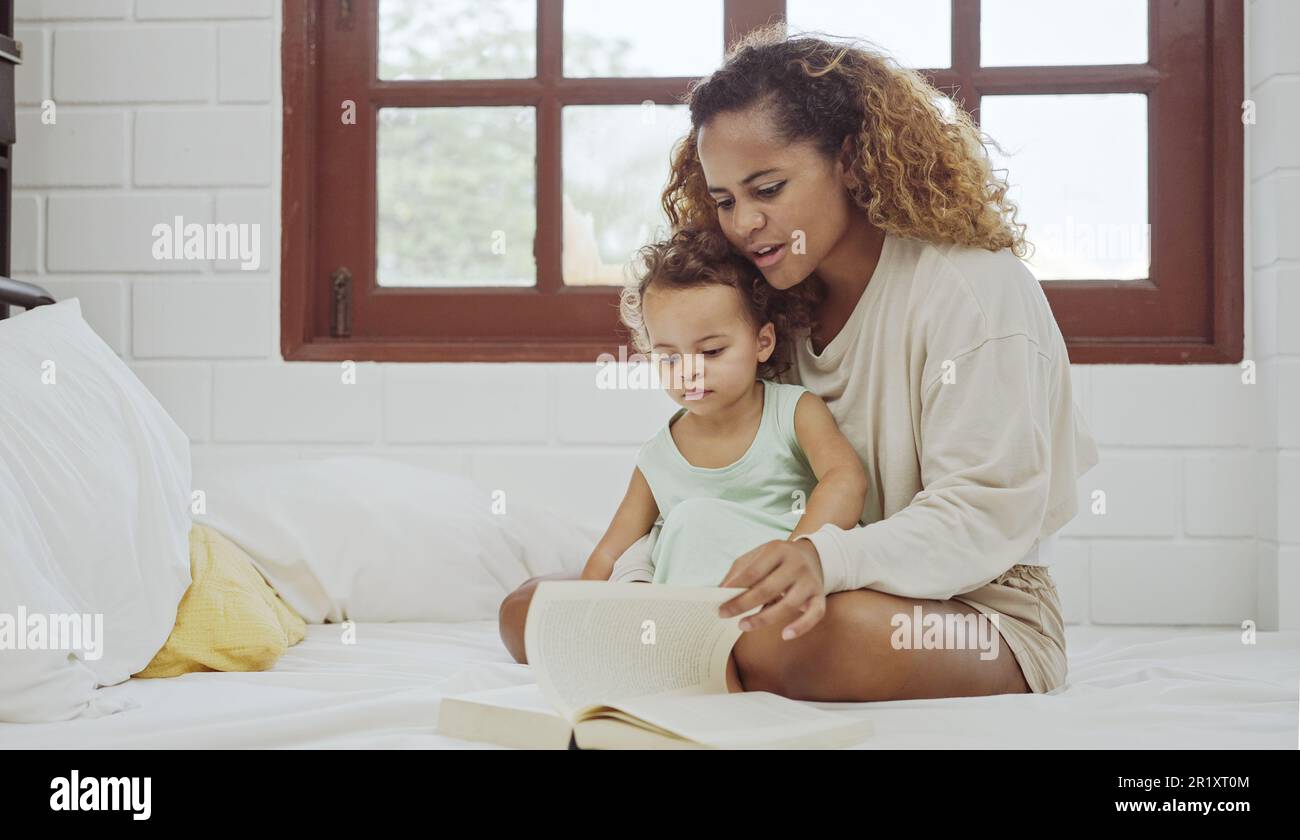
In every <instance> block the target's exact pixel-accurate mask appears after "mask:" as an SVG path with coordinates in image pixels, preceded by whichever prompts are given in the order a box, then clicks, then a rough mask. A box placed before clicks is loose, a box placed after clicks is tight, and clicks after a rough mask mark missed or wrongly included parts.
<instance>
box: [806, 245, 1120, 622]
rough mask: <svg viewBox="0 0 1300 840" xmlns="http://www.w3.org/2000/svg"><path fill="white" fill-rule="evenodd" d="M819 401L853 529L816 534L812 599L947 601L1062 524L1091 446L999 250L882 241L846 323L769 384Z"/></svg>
mask: <svg viewBox="0 0 1300 840" xmlns="http://www.w3.org/2000/svg"><path fill="white" fill-rule="evenodd" d="M781 378H782V380H783V381H787V382H798V383H800V384H802V385H804V386H806V387H807V388H808V389H809V390H811V391H812V392H813V393H815V394H817V395H818V396H820V397H821V398H822V399H823V400H825V401H826V404H827V405H828V406H829V407H830V410H831V413H832V414H834V415H835V419H836V420H837V421H838V423H839V426H840V429H841V431H843V432H844V435H845V437H847V438H848V439H849V441H850V442H851V443H852V444H853V447H854V448H855V449H856V450H857V452H858V456H859V457H860V458H861V459H862V463H863V465H864V466H865V467H866V472H867V481H868V485H869V486H868V490H867V501H866V506H865V508H864V509H863V512H862V518H861V520H860V522H861V523H864V524H865V526H863V525H860V526H859V527H855V528H852V529H850V530H848V531H845V530H843V529H841V528H838V527H836V526H834V525H825V526H823V527H822V528H821V529H819V530H818V531H816V532H815V533H813V534H809V535H805V536H803V537H801V538H800V539H809V540H811V541H812V543H813V545H815V546H816V547H817V553H818V554H819V555H820V557H821V562H822V569H823V571H824V575H825V581H826V586H825V591H826V593H828V594H829V593H831V592H838V591H843V590H850V589H861V588H863V587H869V588H871V589H877V590H880V591H882V592H889V593H892V594H895V595H902V596H907V597H913V598H936V599H946V598H949V597H951V596H953V595H956V594H960V593H962V592H967V591H970V590H972V589H976V588H978V587H980V586H983V585H984V584H986V583H988V582H989V581H992V580H993V579H994V578H996V577H997V576H998V575H1000V574H1001V573H1002V572H1004V571H1006V570H1007V569H1009V568H1010V567H1011V566H1013V565H1015V564H1016V563H1019V562H1024V561H1025V558H1026V557H1033V556H1034V553H1035V550H1036V549H1037V547H1038V544H1039V540H1040V539H1041V538H1045V537H1047V536H1048V535H1050V534H1052V533H1054V532H1055V531H1057V530H1058V529H1060V528H1061V526H1062V525H1064V524H1065V523H1066V522H1068V521H1070V519H1071V518H1073V516H1074V514H1075V511H1076V509H1077V498H1076V496H1077V478H1078V476H1080V475H1082V474H1083V473H1085V472H1087V471H1088V470H1089V469H1091V468H1092V466H1093V465H1094V464H1096V463H1097V447H1096V444H1095V442H1094V441H1093V439H1092V436H1091V434H1090V432H1089V431H1088V429H1087V426H1086V424H1085V422H1084V420H1083V417H1082V416H1081V415H1080V413H1079V411H1078V409H1077V408H1076V407H1075V405H1074V400H1073V397H1072V394H1071V380H1070V364H1069V358H1068V357H1067V355H1066V348H1065V340H1064V339H1063V338H1062V336H1061V331H1060V329H1059V328H1058V327H1057V325H1056V320H1055V319H1054V318H1053V317H1052V312H1051V309H1050V308H1049V306H1048V303H1047V297H1046V295H1044V294H1043V290H1042V287H1041V286H1040V285H1039V283H1038V281H1037V280H1036V279H1035V278H1034V276H1033V274H1031V273H1030V271H1029V269H1028V268H1027V267H1026V266H1025V265H1024V263H1022V262H1021V261H1020V260H1019V259H1017V258H1016V256H1015V255H1014V254H1012V253H1011V252H1010V251H1009V250H1003V251H1000V252H997V253H993V252H990V251H985V250H982V249H977V248H964V247H959V246H952V245H933V244H930V243H926V242H921V241H917V240H911V239H903V238H899V237H895V236H892V235H891V236H887V237H886V238H885V243H884V247H883V250H882V252H881V255H880V261H879V263H878V264H877V266H876V270H875V273H874V274H873V275H872V276H871V280H870V282H869V283H868V284H867V288H866V290H865V291H864V292H863V293H862V297H861V298H860V299H859V300H858V303H857V306H856V308H855V309H854V310H853V314H852V315H851V317H850V318H849V321H848V323H847V324H845V326H844V328H843V329H842V330H841V331H840V332H839V334H838V335H836V336H835V338H834V339H833V340H832V341H831V342H830V344H828V345H827V346H826V347H825V348H823V351H822V353H821V354H820V355H817V354H815V353H813V349H812V343H811V341H810V340H809V339H808V338H807V337H806V336H805V337H803V338H802V340H801V341H800V342H799V343H798V347H797V351H796V357H795V364H794V367H793V368H792V369H791V370H790V371H787V372H786V373H785V375H784V376H783V377H781Z"/></svg>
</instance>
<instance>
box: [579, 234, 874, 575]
mask: <svg viewBox="0 0 1300 840" xmlns="http://www.w3.org/2000/svg"><path fill="white" fill-rule="evenodd" d="M640 256H641V263H642V265H643V266H644V268H643V270H641V271H640V272H639V274H638V276H637V278H636V280H635V282H634V284H633V285H630V286H629V287H628V288H627V289H625V290H624V293H623V298H622V306H621V314H622V320H623V323H624V324H625V325H626V326H627V327H628V329H629V330H630V332H631V333H632V340H633V344H634V347H635V349H636V350H637V351H638V352H641V353H644V354H648V355H650V356H651V358H652V359H654V360H655V362H656V363H657V364H659V365H660V367H659V375H660V378H661V381H662V384H663V385H664V387H665V388H666V389H667V391H668V394H669V396H670V397H671V398H672V399H673V401H674V402H676V403H678V404H680V405H681V406H683V407H682V408H681V409H679V410H678V411H677V412H676V413H674V414H673V415H672V417H671V418H670V419H669V420H668V422H667V424H665V425H664V426H663V428H661V429H660V431H659V433H658V434H656V435H655V436H654V437H653V438H651V439H650V440H649V441H647V442H646V443H645V444H644V445H643V446H642V447H641V449H640V451H639V452H638V454H637V458H636V468H635V469H634V470H633V471H632V480H631V483H630V484H629V485H628V489H627V494H626V496H625V497H624V498H623V502H622V504H621V505H619V508H618V511H617V513H615V515H614V519H613V522H611V523H610V526H609V529H608V530H607V531H606V532H605V535H604V537H603V538H602V539H601V540H600V542H599V543H598V544H597V545H596V548H595V550H594V551H593V552H592V554H591V557H590V558H588V560H587V564H586V566H585V568H584V569H583V572H582V578H583V579H586V580H608V579H609V577H610V573H611V571H612V570H613V568H614V564H615V561H617V560H618V558H619V557H620V556H621V555H622V554H623V552H624V551H626V549H627V548H628V547H629V546H631V545H632V543H634V542H636V540H638V539H639V538H641V537H642V536H644V535H645V534H647V533H649V532H650V530H651V528H653V527H654V525H655V523H656V522H657V521H658V519H659V518H660V517H661V516H662V518H663V527H662V528H661V530H660V533H659V537H658V539H657V541H656V542H655V546H654V549H653V552H652V555H651V561H652V564H653V567H654V573H653V574H654V582H655V583H670V584H680V585H694V586H717V585H719V584H720V583H721V582H722V580H723V578H724V577H725V576H726V574H727V572H728V571H729V570H730V569H731V566H732V564H733V563H734V562H735V561H736V559H737V558H738V557H740V556H741V555H742V554H744V553H745V552H747V551H749V550H751V549H753V548H756V547H757V546H759V545H761V544H762V543H764V542H768V541H770V540H787V539H788V540H792V539H794V538H795V537H797V536H799V535H800V534H805V533H811V532H813V531H816V530H817V529H818V528H820V527H821V526H822V525H824V524H825V523H827V522H834V523H835V524H837V525H839V526H840V527H842V528H851V527H853V526H854V525H856V524H857V523H858V520H859V517H860V516H861V514H862V509H863V506H864V503H865V498H866V475H865V473H864V471H863V468H862V463H861V461H859V460H858V456H857V454H856V453H855V452H854V450H853V447H852V445H850V443H849V442H848V440H847V439H845V437H844V435H843V434H841V432H840V430H839V428H838V427H837V426H836V424H835V420H834V418H833V417H832V415H831V413H830V410H829V409H828V408H827V407H826V404H825V403H824V402H822V401H821V399H819V398H818V397H817V396H816V395H814V394H812V393H811V392H809V391H808V390H807V389H805V388H804V387H803V386H801V385H792V384H782V383H779V382H776V381H772V380H774V379H775V378H776V377H778V376H779V375H780V374H781V373H782V372H783V371H784V370H785V369H786V368H788V367H789V365H790V358H791V342H792V341H795V340H797V336H798V335H799V334H800V333H799V331H800V330H801V329H802V328H804V327H806V326H807V325H808V323H809V320H810V313H811V310H812V305H813V303H814V302H815V301H813V300H812V299H810V298H809V297H808V295H809V294H810V293H809V292H807V291H804V292H800V293H798V294H796V293H795V292H794V290H792V291H791V292H778V291H777V290H774V289H772V288H771V287H770V286H768V285H767V282H766V281H765V280H764V279H763V277H762V275H761V274H760V273H759V271H758V270H757V269H756V268H755V267H754V266H753V264H752V263H751V262H750V261H749V260H748V259H746V258H745V257H743V256H741V255H739V254H736V253H735V252H734V251H732V250H731V247H730V245H729V244H728V243H727V242H726V241H725V239H723V238H722V237H721V236H720V235H718V234H715V233H711V232H707V231H693V230H683V231H679V232H678V233H676V234H674V235H673V236H672V237H671V238H670V239H668V240H666V241H663V242H658V243H655V244H652V245H647V246H646V247H645V248H642V249H641V252H640ZM801 285H809V286H810V288H812V289H814V290H815V288H816V286H815V285H811V284H801ZM812 294H815V291H814V292H812Z"/></svg>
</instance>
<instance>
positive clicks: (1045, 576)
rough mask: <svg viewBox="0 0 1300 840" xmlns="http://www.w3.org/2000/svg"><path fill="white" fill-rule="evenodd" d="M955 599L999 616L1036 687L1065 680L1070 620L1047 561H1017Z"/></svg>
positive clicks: (1058, 684)
mask: <svg viewBox="0 0 1300 840" xmlns="http://www.w3.org/2000/svg"><path fill="white" fill-rule="evenodd" d="M953 600H955V601H961V602H962V603H964V604H969V605H970V606H972V607H974V608H975V609H977V610H979V611H980V612H981V613H983V614H984V615H987V616H993V615H997V616H998V619H997V624H998V630H999V631H1000V632H1001V634H1002V638H1003V640H1005V641H1006V643H1007V646H1008V647H1009V648H1011V652H1012V654H1014V655H1015V657H1016V662H1017V663H1019V665H1020V670H1021V671H1022V672H1023V673H1024V675H1025V682H1027V683H1029V688H1030V690H1031V691H1033V692H1035V693H1037V694H1044V693H1046V692H1049V691H1051V690H1053V689H1055V688H1059V687H1061V686H1062V685H1065V677H1066V674H1067V673H1068V672H1069V664H1068V663H1067V661H1066V657H1065V622H1064V621H1063V620H1062V618H1061V599H1060V597H1059V596H1058V595H1057V593H1056V583H1055V582H1054V581H1053V580H1052V575H1051V572H1049V571H1048V568H1047V567H1046V566H1026V565H1015V566H1012V567H1011V568H1010V569H1007V570H1006V571H1005V572H1003V573H1002V574H1001V575H999V576H998V577H997V578H996V579H995V580H994V581H993V582H992V583H987V584H985V585H984V586H981V587H980V588H979V589H972V590H971V591H970V592H963V593H962V594H960V595H954V596H953Z"/></svg>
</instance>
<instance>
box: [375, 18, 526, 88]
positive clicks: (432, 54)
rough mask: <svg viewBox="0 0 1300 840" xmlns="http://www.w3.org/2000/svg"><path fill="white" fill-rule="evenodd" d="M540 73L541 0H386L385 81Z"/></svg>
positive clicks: (382, 22) (382, 31)
mask: <svg viewBox="0 0 1300 840" xmlns="http://www.w3.org/2000/svg"><path fill="white" fill-rule="evenodd" d="M536 74H537V3H536V0H438V2H436V3H431V2H429V0H380V3H379V78H381V79H521V78H524V79H526V78H531V77H533V76H535V75H536Z"/></svg>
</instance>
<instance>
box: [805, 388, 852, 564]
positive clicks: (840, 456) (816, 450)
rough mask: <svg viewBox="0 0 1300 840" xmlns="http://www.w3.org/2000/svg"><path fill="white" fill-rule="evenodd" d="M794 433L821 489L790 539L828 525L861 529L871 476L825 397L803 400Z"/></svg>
mask: <svg viewBox="0 0 1300 840" xmlns="http://www.w3.org/2000/svg"><path fill="white" fill-rule="evenodd" d="M794 429H795V435H796V436H797V437H798V439H799V446H800V447H801V448H802V449H803V451H804V454H805V455H807V456H808V463H809V464H811V465H812V468H813V473H814V474H815V475H816V476H817V486H816V487H815V488H814V489H813V492H812V496H811V497H810V498H809V499H808V507H807V509H806V510H805V511H804V514H803V517H802V518H800V520H799V524H798V525H796V526H795V529H794V531H792V532H791V533H790V537H789V539H791V540H794V539H798V538H799V537H800V536H802V535H804V534H811V533H813V532H814V531H816V530H817V529H819V528H821V527H822V526H823V525H826V524H828V523H829V524H832V525H836V526H838V527H840V528H852V527H853V526H854V525H857V524H858V520H859V519H860V518H861V516H862V508H863V506H864V505H865V504H866V500H867V473H866V470H864V469H863V468H862V461H861V460H859V458H858V453H857V452H856V451H854V449H853V444H851V443H849V440H848V438H846V437H844V433H843V432H841V431H840V427H839V426H838V425H837V424H836V423H835V416H834V415H832V414H831V410H830V409H829V408H827V407H826V403H824V402H823V401H822V399H821V397H818V396H817V395H816V394H813V393H812V392H806V393H804V394H803V395H802V396H800V397H799V402H798V403H797V404H796V405H795V412H794Z"/></svg>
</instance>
